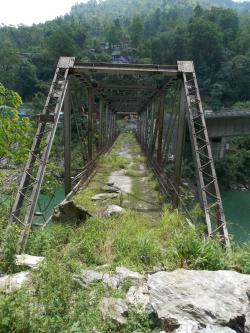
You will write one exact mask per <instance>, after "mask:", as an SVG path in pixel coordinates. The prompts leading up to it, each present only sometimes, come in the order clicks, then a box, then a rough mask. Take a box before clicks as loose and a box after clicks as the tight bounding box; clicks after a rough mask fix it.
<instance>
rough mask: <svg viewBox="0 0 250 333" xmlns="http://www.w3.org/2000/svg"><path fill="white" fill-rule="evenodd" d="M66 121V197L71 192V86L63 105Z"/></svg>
mask: <svg viewBox="0 0 250 333" xmlns="http://www.w3.org/2000/svg"><path fill="white" fill-rule="evenodd" d="M63 113H64V116H63V119H64V191H65V196H66V195H67V194H68V193H70V191H71V148H70V143H71V104H70V98H69V85H68V89H67V91H66V94H65V98H64V103H63Z"/></svg>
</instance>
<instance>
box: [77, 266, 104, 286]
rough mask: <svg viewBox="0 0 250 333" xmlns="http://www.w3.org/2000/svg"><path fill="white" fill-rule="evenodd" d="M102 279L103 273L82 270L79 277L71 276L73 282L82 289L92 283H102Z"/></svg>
mask: <svg viewBox="0 0 250 333" xmlns="http://www.w3.org/2000/svg"><path fill="white" fill-rule="evenodd" d="M102 278H103V273H100V272H97V271H95V270H92V269H82V271H81V274H80V275H74V276H73V280H74V281H76V282H77V283H79V284H80V285H81V286H83V287H84V286H86V285H88V284H90V283H93V282H99V281H102Z"/></svg>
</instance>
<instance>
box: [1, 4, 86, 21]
mask: <svg viewBox="0 0 250 333" xmlns="http://www.w3.org/2000/svg"><path fill="white" fill-rule="evenodd" d="M86 1H87V0H81V1H78V2H86ZM76 2H77V0H0V24H1V23H4V24H13V25H17V24H19V23H23V24H26V25H31V24H32V23H41V22H45V21H48V20H52V19H53V18H55V17H57V16H60V15H64V14H66V13H69V11H70V8H71V7H72V6H73V5H74V4H75V3H76Z"/></svg>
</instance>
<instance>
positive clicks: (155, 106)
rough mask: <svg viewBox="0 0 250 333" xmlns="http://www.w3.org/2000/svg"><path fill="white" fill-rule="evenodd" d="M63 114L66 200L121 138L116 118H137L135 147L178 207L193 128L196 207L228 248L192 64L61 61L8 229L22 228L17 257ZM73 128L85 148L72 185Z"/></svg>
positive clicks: (30, 222)
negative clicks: (170, 169) (187, 141)
mask: <svg viewBox="0 0 250 333" xmlns="http://www.w3.org/2000/svg"><path fill="white" fill-rule="evenodd" d="M169 96H170V98H169ZM169 105H171V107H169ZM166 108H169V109H168V110H166ZM62 112H63V114H64V116H63V119H64V160H65V162H64V169H65V171H64V177H65V192H66V194H67V193H69V192H70V191H71V189H72V185H73V187H74V191H76V190H77V187H78V185H79V184H80V183H81V181H82V180H84V179H86V178H87V177H88V176H89V175H90V174H91V171H92V170H93V167H94V165H95V160H96V158H97V157H98V156H99V154H101V153H102V152H104V151H105V150H107V149H108V147H110V146H111V145H112V143H113V141H114V139H115V137H116V117H117V116H119V115H124V114H134V115H137V117H138V126H137V137H138V140H139V141H140V143H141V146H142V148H143V149H144V151H145V153H146V155H147V157H148V161H149V163H150V164H151V166H152V168H153V170H154V172H155V174H156V175H157V177H158V179H159V181H160V183H161V185H162V190H163V191H164V193H165V194H166V195H167V196H168V198H171V200H172V202H173V204H174V205H178V203H179V197H180V196H179V194H180V193H179V192H180V186H181V174H182V160H183V152H184V143H185V137H186V133H187V129H186V123H188V129H189V131H188V132H189V136H190V139H191V143H192V150H193V160H194V162H195V165H196V179H197V188H198V192H199V200H200V203H201V207H202V208H203V211H204V215H205V221H206V223H207V230H208V235H209V236H213V235H215V234H218V232H219V234H220V236H221V237H222V239H223V241H224V243H225V244H226V245H229V239H228V234H227V228H226V224H225V218H224V214H223V208H222V203H221V198H220V192H219V187H218V183H217V178H216V174H215V169H214V164H213V158H212V155H211V149H210V144H209V139H208V135H207V130H206V124H205V119H204V114H203V110H202V105H201V100H200V96H199V90H198V85H197V80H196V76H195V71H194V68H193V63H192V62H178V63H177V64H176V65H117V64H103V63H82V62H77V61H75V59H74V58H65V57H63V58H60V60H59V63H58V66H57V70H56V74H55V77H54V80H53V82H52V85H51V89H50V92H49V95H48V98H47V101H46V105H45V108H44V110H43V112H42V114H41V115H40V117H39V121H38V129H37V133H36V136H35V139H34V143H33V146H32V149H31V152H30V156H29V159H28V161H27V164H26V167H25V170H24V173H23V177H22V181H21V184H20V187H19V190H18V194H17V197H16V200H15V203H14V205H13V209H12V213H11V217H10V223H13V222H17V223H20V224H21V225H23V233H22V235H21V239H20V244H19V251H23V250H24V248H25V245H26V241H27V236H28V233H29V229H30V226H31V224H32V221H33V217H34V215H35V212H36V206H37V200H38V196H39V193H40V190H41V187H42V183H43V178H44V175H45V170H46V165H47V163H48V161H49V155H50V151H51V147H52V143H53V139H54V136H55V133H56V129H57V125H58V122H59V119H60V115H61V113H62ZM73 118H74V120H73ZM72 126H75V132H76V133H77V137H78V142H77V143H76V144H78V145H79V146H80V155H81V156H82V170H81V171H80V173H79V174H78V175H77V176H76V177H75V178H74V180H75V183H74V184H72V181H71V176H72V170H71V168H72V165H71V150H70V142H71V128H72ZM170 161H171V163H170V164H171V165H173V166H174V168H173V175H172V176H171V177H169V175H168V173H166V172H165V171H166V167H168V165H169V162H170Z"/></svg>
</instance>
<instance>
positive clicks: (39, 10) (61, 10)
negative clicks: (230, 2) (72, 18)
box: [0, 0, 241, 25]
mask: <svg viewBox="0 0 250 333" xmlns="http://www.w3.org/2000/svg"><path fill="white" fill-rule="evenodd" d="M235 1H241V0H235ZM76 2H87V0H0V24H2V23H3V24H5V25H10V24H13V25H18V24H20V23H23V24H25V25H32V23H42V22H45V21H48V20H52V19H54V18H55V17H57V16H60V15H64V14H66V13H69V11H70V8H71V7H72V6H73V5H74V4H75V3H76Z"/></svg>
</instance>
